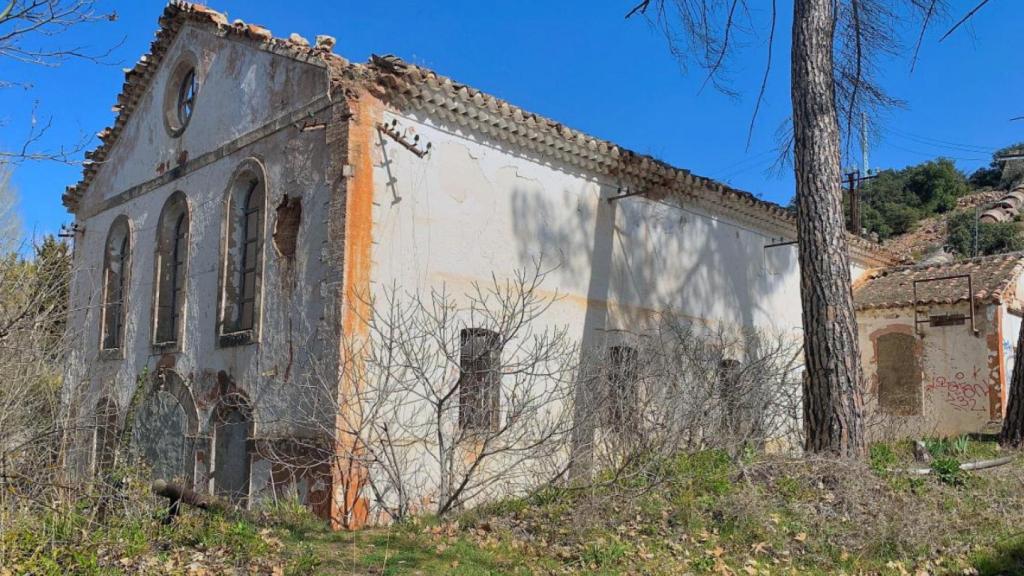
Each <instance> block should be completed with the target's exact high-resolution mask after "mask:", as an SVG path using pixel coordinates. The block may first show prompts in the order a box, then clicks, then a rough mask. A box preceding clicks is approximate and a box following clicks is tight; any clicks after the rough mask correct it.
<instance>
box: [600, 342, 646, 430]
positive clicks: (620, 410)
mask: <svg viewBox="0 0 1024 576" xmlns="http://www.w3.org/2000/svg"><path fill="white" fill-rule="evenodd" d="M638 357H639V354H638V353H637V350H636V348H633V347H632V346H625V345H620V346H612V347H610V348H609V349H608V382H607V386H608V388H607V390H608V393H607V395H606V399H605V401H606V404H607V409H606V410H605V424H606V425H607V426H609V427H611V428H613V429H616V430H618V429H621V428H623V427H625V426H629V425H631V424H634V423H635V421H636V416H637V410H638V408H639V406H638V404H639V397H638V396H639V394H638V390H637V385H638V373H639V361H638Z"/></svg>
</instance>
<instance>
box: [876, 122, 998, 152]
mask: <svg viewBox="0 0 1024 576" xmlns="http://www.w3.org/2000/svg"><path fill="white" fill-rule="evenodd" d="M886 131H887V132H890V133H892V134H895V135H898V136H901V137H904V138H909V139H911V140H920V141H923V142H922V143H927V144H930V145H942V146H948V147H951V148H962V149H964V151H966V152H982V153H986V154H987V153H991V152H992V151H993V150H996V149H997V148H998V147H997V146H979V145H977V144H965V143H963V142H952V141H950V140H942V139H940V138H933V137H931V136H924V135H922V134H915V133H913V132H908V131H906V130H898V129H896V128H887V129H886Z"/></svg>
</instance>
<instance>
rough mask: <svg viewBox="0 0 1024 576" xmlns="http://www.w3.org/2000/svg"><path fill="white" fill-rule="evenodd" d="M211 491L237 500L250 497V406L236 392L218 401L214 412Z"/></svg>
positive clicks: (239, 501)
mask: <svg viewBox="0 0 1024 576" xmlns="http://www.w3.org/2000/svg"><path fill="white" fill-rule="evenodd" d="M212 424H213V426H212V428H213V491H214V494H216V495H217V496H221V497H223V498H227V499H229V500H231V501H233V502H237V503H239V504H243V505H244V504H245V501H246V499H247V498H248V497H249V471H250V468H251V464H252V462H251V460H252V450H251V448H250V446H251V445H250V441H249V438H250V437H251V435H252V410H251V408H250V407H249V403H248V402H246V400H245V399H244V398H243V397H242V396H240V395H238V394H233V395H231V396H227V397H225V398H223V399H222V400H221V401H220V404H219V405H218V406H217V409H216V410H215V411H214V414H213V422H212Z"/></svg>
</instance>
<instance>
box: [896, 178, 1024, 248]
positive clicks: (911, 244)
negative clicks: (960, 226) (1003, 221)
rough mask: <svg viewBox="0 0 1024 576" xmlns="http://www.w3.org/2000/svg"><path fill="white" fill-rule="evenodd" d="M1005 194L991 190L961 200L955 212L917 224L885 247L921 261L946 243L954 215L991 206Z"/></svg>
mask: <svg viewBox="0 0 1024 576" xmlns="http://www.w3.org/2000/svg"><path fill="white" fill-rule="evenodd" d="M1003 194H1005V191H1002V190H991V189H989V190H983V191H980V192H975V193H973V194H969V195H967V196H964V197H962V198H959V199H957V201H956V208H955V209H954V210H951V211H949V212H945V213H943V214H938V215H935V216H931V217H929V218H924V219H922V220H920V221H919V222H918V223H917V225H916V227H915V228H914V229H913V230H912V231H910V232H907V233H906V234H900V235H899V236H893V237H892V238H889V239H887V240H885V241H884V242H883V245H884V246H885V247H887V248H889V249H890V250H892V251H894V252H895V253H897V254H899V255H901V256H904V257H906V258H908V259H912V260H920V259H921V258H922V257H925V256H927V255H928V254H930V253H932V252H934V251H936V250H937V249H939V248H941V247H942V245H943V244H944V243H945V241H946V223H947V221H948V220H949V219H950V218H951V217H952V216H953V215H954V214H956V213H958V212H961V211H963V210H973V209H974V208H976V207H980V206H985V205H987V204H991V203H992V202H995V201H996V200H998V199H999V198H1000V197H1001V196H1002V195H1003Z"/></svg>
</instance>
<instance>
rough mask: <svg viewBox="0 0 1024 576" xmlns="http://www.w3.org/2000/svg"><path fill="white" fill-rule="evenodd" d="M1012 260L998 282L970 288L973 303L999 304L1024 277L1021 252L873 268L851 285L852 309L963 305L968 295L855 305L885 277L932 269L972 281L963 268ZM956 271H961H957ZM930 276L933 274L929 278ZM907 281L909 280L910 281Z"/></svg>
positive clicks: (969, 297)
mask: <svg viewBox="0 0 1024 576" xmlns="http://www.w3.org/2000/svg"><path fill="white" fill-rule="evenodd" d="M1005 261H1014V264H1013V267H1012V268H1010V269H1009V270H1007V271H1006V272H1005V273H1004V274H1003V275H1002V277H1001V278H997V280H998V282H996V283H995V285H993V286H983V285H982V286H972V288H973V289H974V294H973V296H974V300H975V302H978V303H982V304H1002V303H1005V302H1007V301H1009V300H1012V298H1008V297H1007V296H1008V294H1007V293H1008V291H1010V290H1011V289H1012V288H1013V287H1014V285H1015V284H1016V282H1017V281H1018V280H1019V279H1020V276H1021V274H1024V251H1016V252H1007V253H1005V254H993V255H989V256H976V257H974V258H966V259H963V260H956V261H952V262H944V263H941V264H909V265H899V266H890V267H883V268H875V269H872V270H869V271H868V272H867V273H866V274H865V276H864V277H863V278H862V279H861V280H860V281H858V282H856V283H855V285H854V288H853V292H854V308H855V309H856V310H857V311H867V310H887V309H894V308H911V307H914V306H921V305H941V304H947V305H949V304H958V303H960V302H967V301H969V300H970V299H971V295H963V296H960V295H958V296H955V297H950V298H941V299H939V298H919V299H918V300H917V301H916V302H915V301H914V299H913V298H911V299H909V300H907V299H892V300H888V301H881V302H867V303H858V302H857V299H858V298H859V297H862V295H863V292H862V291H863V290H865V289H867V288H869V287H870V286H871V284H872V282H874V281H876V280H878V279H880V278H884V277H886V276H892V275H895V274H900V273H908V272H911V273H912V272H915V271H925V270H934V271H935V274H937V275H939V276H940V277H941V275H942V274H943V271H947V272H948V271H954V272H960V273H961V274H970V275H971V276H972V280H973V273H972V272H971V271H964V270H963V268H966V267H970V266H972V265H978V264H986V263H996V262H1005ZM957 268H961V269H960V270H957ZM933 276H934V275H933ZM911 282H913V280H912V279H911Z"/></svg>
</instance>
